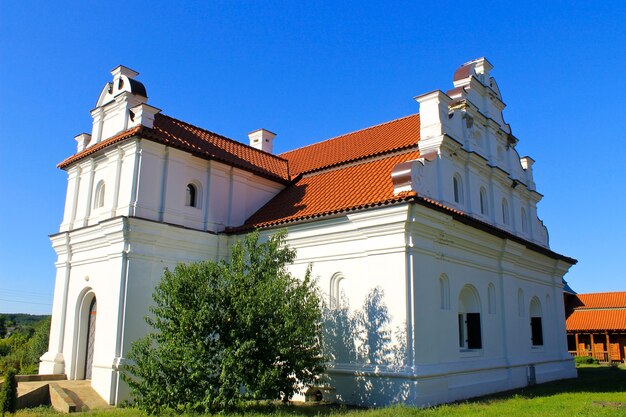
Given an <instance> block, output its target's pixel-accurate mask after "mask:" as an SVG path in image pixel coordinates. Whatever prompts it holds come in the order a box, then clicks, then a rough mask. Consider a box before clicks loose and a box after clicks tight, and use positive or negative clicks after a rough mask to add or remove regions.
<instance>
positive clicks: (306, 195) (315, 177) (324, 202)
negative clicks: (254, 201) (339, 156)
mask: <svg viewBox="0 0 626 417" xmlns="http://www.w3.org/2000/svg"><path fill="white" fill-rule="evenodd" d="M418 157H419V152H418V151H417V150H413V151H407V152H403V153H401V154H396V153H394V154H392V155H389V156H386V157H379V158H375V159H372V160H368V161H363V162H361V163H358V164H353V165H346V166H345V167H340V168H336V169H328V170H324V171H318V172H315V173H312V174H308V175H304V176H303V177H302V178H301V179H300V180H299V181H297V182H296V183H295V184H292V185H291V186H289V187H287V188H286V189H284V190H283V191H282V192H280V193H279V194H278V195H277V196H276V197H274V198H273V199H272V200H271V201H270V202H268V203H267V204H266V205H265V206H263V207H262V208H261V209H260V210H259V211H257V212H256V213H255V214H253V215H252V216H251V217H250V218H249V219H248V220H247V221H246V223H245V225H244V226H243V227H242V228H239V229H249V228H252V227H268V226H273V225H278V224H283V223H288V222H291V221H295V220H305V219H311V218H316V217H321V216H325V215H329V214H335V213H341V212H346V211H349V210H354V209H361V208H366V207H373V206H380V205H386V204H391V203H394V202H399V201H403V200H406V199H409V198H412V197H413V196H414V195H415V193H405V194H400V195H397V196H394V194H393V184H392V182H391V171H392V170H393V167H394V166H396V164H399V163H400V162H405V161H409V160H412V159H416V158H418Z"/></svg>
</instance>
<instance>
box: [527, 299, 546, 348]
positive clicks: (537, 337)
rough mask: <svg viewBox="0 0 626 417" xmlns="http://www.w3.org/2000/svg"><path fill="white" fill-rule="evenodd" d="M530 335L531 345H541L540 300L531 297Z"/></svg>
mask: <svg viewBox="0 0 626 417" xmlns="http://www.w3.org/2000/svg"><path fill="white" fill-rule="evenodd" d="M529 311H530V335H531V340H532V345H533V347H538V346H543V325H542V323H541V301H539V298H537V297H533V299H532V300H531V301H530V310H529Z"/></svg>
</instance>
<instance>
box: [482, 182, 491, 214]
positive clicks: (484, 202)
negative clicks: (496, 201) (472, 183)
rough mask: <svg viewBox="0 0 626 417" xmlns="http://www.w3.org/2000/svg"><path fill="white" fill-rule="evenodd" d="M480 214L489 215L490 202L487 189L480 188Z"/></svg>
mask: <svg viewBox="0 0 626 417" xmlns="http://www.w3.org/2000/svg"><path fill="white" fill-rule="evenodd" d="M480 214H484V215H485V216H486V215H487V214H489V200H488V199H487V190H485V187H480Z"/></svg>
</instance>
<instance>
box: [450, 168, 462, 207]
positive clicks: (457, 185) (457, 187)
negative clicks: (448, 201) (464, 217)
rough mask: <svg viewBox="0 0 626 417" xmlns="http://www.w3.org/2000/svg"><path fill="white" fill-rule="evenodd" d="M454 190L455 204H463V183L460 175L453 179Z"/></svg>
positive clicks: (455, 175)
mask: <svg viewBox="0 0 626 417" xmlns="http://www.w3.org/2000/svg"><path fill="white" fill-rule="evenodd" d="M452 188H453V191H454V202H455V203H458V204H463V181H462V180H461V176H460V175H459V174H454V177H452Z"/></svg>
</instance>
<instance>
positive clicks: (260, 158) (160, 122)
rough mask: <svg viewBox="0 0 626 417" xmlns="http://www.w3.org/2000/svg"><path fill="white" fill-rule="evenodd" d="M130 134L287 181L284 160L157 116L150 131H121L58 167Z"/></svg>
mask: <svg viewBox="0 0 626 417" xmlns="http://www.w3.org/2000/svg"><path fill="white" fill-rule="evenodd" d="M134 134H138V135H139V136H141V137H143V138H146V139H149V140H153V141H155V142H158V143H162V144H164V145H167V146H171V147H173V148H177V149H181V150H184V151H187V152H190V153H191V154H193V155H195V156H197V157H199V158H203V159H212V160H216V161H220V162H224V163H227V164H230V165H232V166H235V167H237V168H241V169H244V170H247V171H251V172H254V173H257V174H260V175H262V176H265V177H268V178H270V179H274V180H279V181H281V182H286V181H288V180H289V167H288V163H287V161H286V160H285V159H283V158H281V157H279V156H276V155H272V154H270V153H267V152H263V151H260V150H258V149H255V148H253V147H251V146H248V145H245V144H243V143H241V142H237V141H235V140H232V139H228V138H227V137H224V136H221V135H218V134H217V133H213V132H210V131H208V130H205V129H201V128H199V127H196V126H193V125H191V124H189V123H185V122H183V121H180V120H177V119H175V118H173V117H169V116H166V115H163V114H160V113H159V114H157V115H156V116H155V118H154V125H153V128H152V129H149V128H146V127H143V126H142V127H139V128H133V129H130V130H128V131H126V132H122V133H120V134H118V135H116V136H114V137H112V138H109V139H107V140H105V141H103V142H101V143H99V144H97V145H94V146H92V147H89V148H87V149H85V150H84V151H83V152H80V153H78V154H77V155H74V156H72V157H70V158H68V159H66V160H65V161H63V162H61V163H60V164H59V167H60V168H64V167H66V166H68V165H69V164H71V163H72V162H75V161H77V160H79V159H81V158H83V157H85V156H87V155H90V154H92V153H94V152H96V151H98V150H100V149H102V148H105V147H106V146H109V145H111V144H113V143H116V142H119V141H121V140H123V139H126V138H128V137H130V136H132V135H134Z"/></svg>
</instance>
